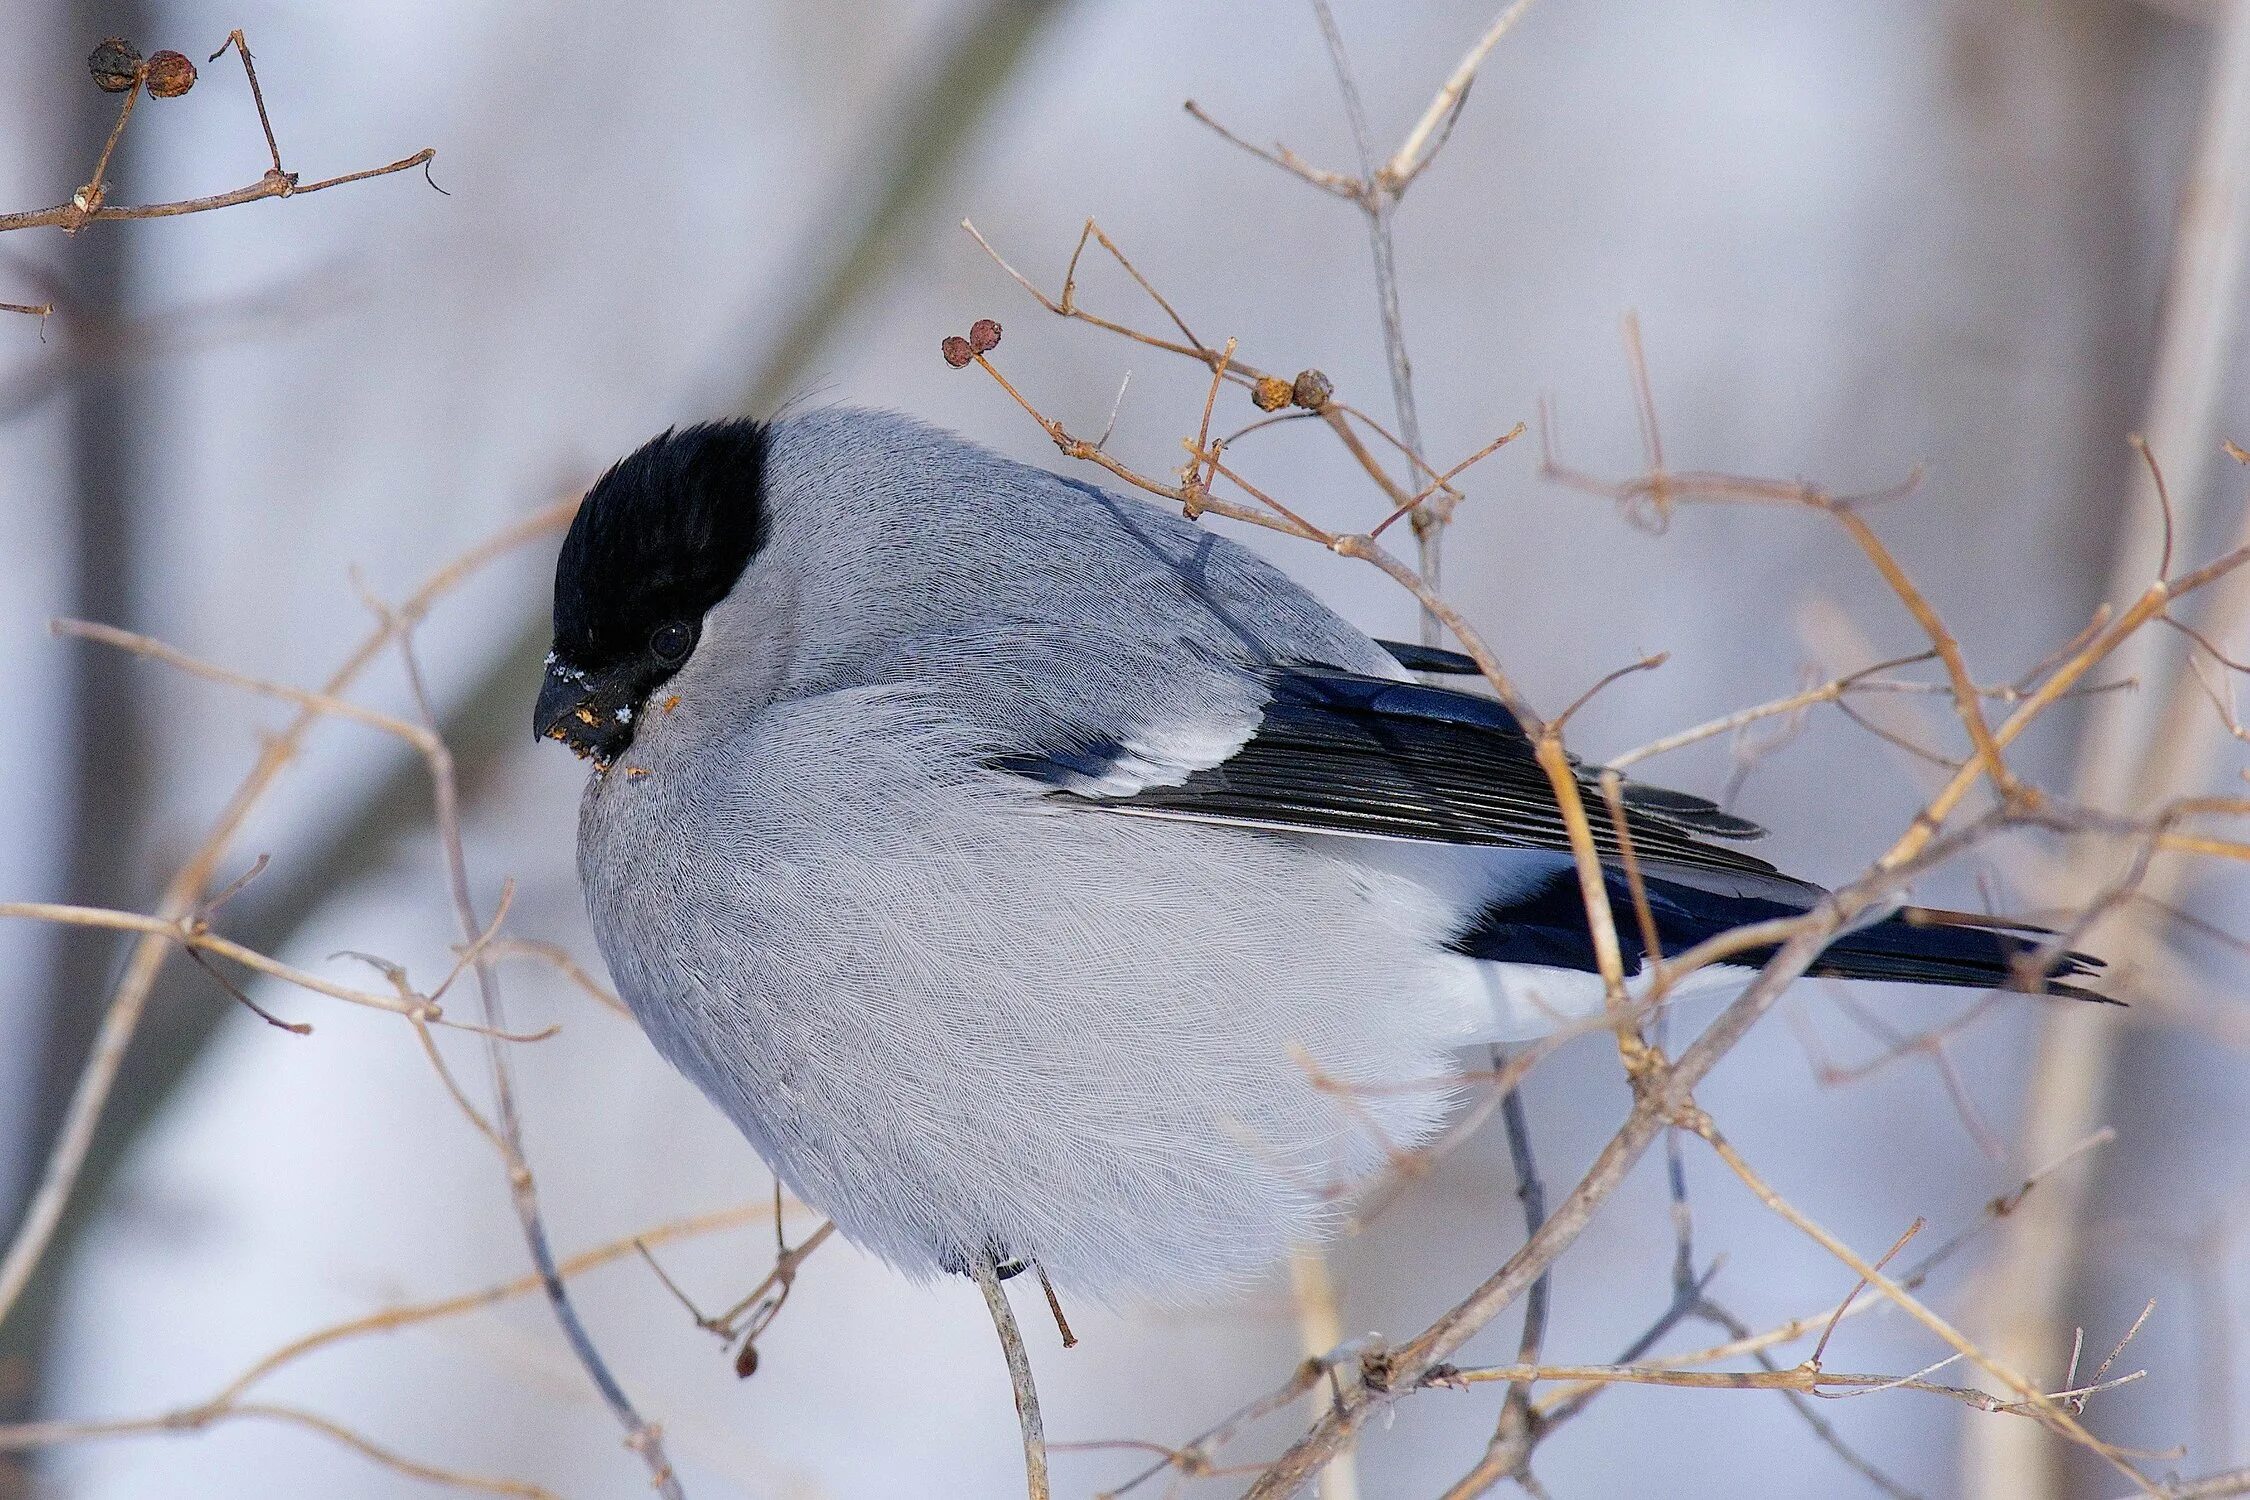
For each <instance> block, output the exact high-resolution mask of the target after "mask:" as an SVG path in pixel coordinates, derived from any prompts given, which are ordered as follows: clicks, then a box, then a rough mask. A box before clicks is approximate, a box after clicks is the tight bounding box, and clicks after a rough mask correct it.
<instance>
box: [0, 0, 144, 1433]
mask: <svg viewBox="0 0 2250 1500" xmlns="http://www.w3.org/2000/svg"><path fill="white" fill-rule="evenodd" d="M68 10H69V20H68V23H67V25H65V26H60V27H57V28H56V29H55V40H56V42H57V44H58V45H62V44H74V45H76V46H78V47H83V48H85V49H88V50H90V49H91V48H92V47H93V45H94V43H95V42H97V41H99V40H100V39H101V38H102V37H104V36H106V35H122V36H124V37H126V38H128V39H129V40H132V41H134V42H136V43H137V44H139V45H140V46H142V48H143V49H144V50H146V49H147V48H148V46H149V41H148V37H147V34H146V33H147V23H148V12H147V9H146V8H145V7H144V6H141V5H139V4H135V3H132V0H122V3H121V0H73V3H72V4H71V5H70V6H69V8H68ZM64 55H66V56H67V55H68V54H67V53H66V54H64ZM57 74H58V80H59V81H58V83H57V85H56V103H57V105H58V106H65V107H67V109H68V113H69V115H70V117H71V128H69V129H68V130H64V131H60V132H57V136H56V139H57V142H58V149H59V151H60V152H61V155H62V160H61V161H60V162H59V163H58V164H57V169H56V173H55V180H56V181H58V182H63V183H67V184H76V183H79V182H81V181H83V180H84V179H85V177H86V174H87V172H88V171H89V169H90V168H91V167H92V165H93V160H94V155H95V153H96V152H97V151H98V150H99V148H100V144H101V142H102V140H103V139H104V137H105V136H106V135H107V134H108V132H109V130H110V127H111V126H112V125H113V124H115V122H116V118H117V110H118V104H119V99H118V96H117V95H114V94H105V93H102V92H101V91H100V90H98V89H96V88H95V87H94V86H93V84H92V83H91V81H90V80H88V79H87V78H85V77H84V76H83V75H82V74H81V73H80V72H79V70H78V69H77V68H76V67H75V65H73V66H70V67H68V68H58V69H57ZM131 155H132V142H131V141H130V139H128V140H127V141H126V142H124V143H123V144H122V145H121V147H120V149H119V158H120V160H121V161H129V160H130V158H131ZM118 175H119V174H118V171H117V168H116V167H115V166H113V167H112V170H111V176H112V178H113V179H114V178H115V177H117V176H118ZM57 260H58V262H59V263H60V266H61V275H62V279H63V280H64V282H65V283H66V284H67V286H68V288H69V291H68V299H69V300H68V302H67V304H66V305H65V306H63V307H62V308H61V309H60V316H58V317H56V318H55V319H54V320H53V324H52V328H53V335H52V336H57V337H59V339H60V340H61V342H62V345H63V347H62V349H61V350H60V351H59V352H58V357H59V358H60V359H61V360H63V361H65V362H67V366H68V368H69V370H70V372H71V374H70V384H69V387H68V391H67V394H66V398H65V408H66V415H65V416H64V419H63V420H64V422H65V424H66V426H67V432H68V437H67V447H66V452H67V453H68V462H69V466H70V467H69V471H68V475H67V479H68V484H69V489H68V492H67V494H66V495H65V496H63V497H61V501H60V509H61V515H60V517H59V519H60V520H61V522H62V524H63V525H64V526H65V527H66V528H67V534H68V538H69V543H68V545H69V548H70V574H69V579H68V585H67V587H68V595H67V598H68V601H69V602H68V609H69V611H70V612H71V613H72V614H74V615H78V616H80V617H82V618H85V619H91V620H107V621H112V622H115V623H118V624H122V625H129V626H130V625H135V624H138V623H140V621H139V619H138V616H139V613H140V611H139V610H138V608H137V607H136V586H137V584H138V582H139V577H140V574H141V572H142V567H141V563H142V548H141V546H140V541H141V538H142V537H143V535H144V534H145V527H144V524H143V522H144V517H143V515H142V507H141V504H140V503H139V499H138V495H137V478H138V474H139V470H140V458H141V456H142V455H141V453H140V451H139V447H140V443H141V442H142V440H143V436H144V434H145V432H146V429H147V425H148V424H147V421H146V418H145V413H144V412H143V411H142V410H141V407H142V405H143V403H144V401H145V385H146V381H145V377H144V376H143V375H142V373H141V372H140V370H139V369H138V368H136V365H135V363H134V361H133V360H132V359H131V358H130V357H129V354H130V351H120V350H110V349H107V348H105V347H103V345H104V343H105V341H106V339H107V337H108V330H109V329H111V328H113V327H115V326H116V325H118V324H119V323H121V322H122V320H123V319H124V318H125V317H126V316H127V314H128V312H129V309H130V307H131V303H132V290H133V289H132V250H131V245H130V242H129V240H128V237H127V235H126V234H125V233H123V232H121V230H120V229H119V228H118V227H116V226H108V225H102V226H95V227H94V228H93V229H92V230H91V231H89V232H87V233H85V234H82V235H80V236H79V237H78V238H77V239H75V240H73V241H71V242H70V243H69V244H68V245H67V246H66V247H65V248H64V249H63V251H62V252H61V253H60V254H59V255H58V256H57ZM57 649H59V650H61V651H62V653H63V673H64V677H63V681H64V687H63V689H62V696H61V704H60V710H61V711H60V713H59V715H58V716H57V719H56V721H55V743H54V745H53V747H52V751H51V753H53V754H56V755H59V756H60V757H62V764H63V765H64V767H66V769H65V771H64V773H63V776H62V785H63V786H64V788H65V794H66V796H67V798H68V806H67V808H66V810H65V813H64V818H63V823H62V838H63V845H62V850H61V857H62V870H61V875H60V886H59V890H60V899H62V900H65V901H75V902H84V903H89V904H93V905H101V906H124V907H131V906H134V905H136V904H138V903H139V902H141V901H143V900H145V899H146V898H147V896H148V894H149V892H148V884H149V882H148V819H149V811H150V806H151V788H152V785H153V772H154V766H153V764H152V762H151V726H150V724H149V722H148V703H147V695H146V693H145V691H144V685H145V683H146V681H147V674H146V672H145V670H143V669H142V664H141V663H139V662H136V661H134V660H133V659H132V658H130V657H128V656H126V655H124V654H123V653H121V652H116V651H94V650H87V649H85V648H83V647H80V646H74V645H63V646H59V647H58V648H57ZM123 948H124V945H123V944H122V943H121V942H120V941H118V940H117V938H116V936H115V935H114V934H105V933H99V932H95V931H92V930H90V929H82V928H57V929H55V932H54V937H53V940H52V946H51V948H50V949H49V952H50V954H51V958H50V961H49V964H48V968H47V973H46V976H45V982H44V985H43V986H42V988H43V999H42V1001H41V1004H40V1016H41V1031H40V1034H39V1035H37V1036H36V1037H34V1038H32V1039H31V1040H30V1045H32V1046H34V1047H36V1048H37V1050H38V1060H37V1063H36V1065H35V1068H34V1071H33V1073H32V1085H31V1086H32V1097H31V1100H30V1106H29V1109H28V1110H27V1112H26V1115H25V1118H24V1122H23V1133H22V1136H21V1138H20V1140H19V1143H18V1146H19V1157H18V1161H19V1170H18V1174H17V1176H18V1181H17V1185H16V1188H15V1190H14V1191H13V1193H12V1194H11V1198H12V1202H11V1203H10V1212H9V1215H8V1223H9V1225H10V1226H11V1228H12V1227H13V1225H14V1224H15V1222H16V1221H17V1219H18V1218H19V1217H20V1215H21V1213H22V1210H23V1207H24V1201H25V1197H26V1195H27V1194H28V1191H29V1189H30V1188H31V1186H32V1185H33V1184H34V1183H35V1182H36V1181H37V1177H38V1163H39V1161H40V1160H41V1159H42V1158H43V1157H44V1156H45V1155H46V1152H47V1150H48V1148H49V1147H50V1146H51V1145H52V1144H53V1142H54V1139H55V1134H56V1131H57V1128H58V1127H59V1125H60V1123H61V1120H62V1116H63V1111H64V1109H65V1108H66V1107H67V1105H68V1103H69V1100H70V1095H71V1090H72V1089H73V1087H74V1086H75V1085H76V1083H77V1081H78V1074H79V1070H80V1069H81V1068H82V1067H83V1066H84V1063H85V1060H86V1056H87V1053H88V1051H89V1049H90V1047H91V1045H92V1041H93V1036H94V1032H95V1029H96V1028H97V1027H98V1026H99V1025H100V1023H101V1016H102V1008H103V1001H104V999H105V998H106V995H107V992H108V988H109V985H110V983H111V981H112V979H113V978H114V977H115V974H116V970H117V965H118V961H119V957H120V955H121V953H122V952H123ZM46 1295H48V1291H47V1289H46V1288H45V1287H43V1286H35V1287H34V1288H33V1289H32V1291H31V1292H30V1294H29V1296H28V1297H27V1299H26V1300H27V1301H31V1300H35V1299H41V1298H44V1297H45V1296H46ZM45 1321H46V1320H45V1318H44V1317H43V1316H42V1315H41V1313H40V1311H39V1309H37V1308H35V1307H25V1308H24V1309H22V1310H21V1311H20V1313H19V1315H18V1316H17V1317H15V1318H14V1319H12V1320H11V1322H10V1324H9V1336H8V1337H7V1339H6V1341H5V1342H4V1343H0V1357H4V1358H5V1359H6V1361H7V1368H8V1369H9V1371H10V1378H9V1379H8V1380H7V1381H6V1382H5V1383H4V1384H0V1401H4V1402H5V1411H6V1415H7V1417H8V1419H10V1420H15V1419H18V1418H20V1417H21V1416H23V1415H26V1414H27V1413H28V1411H29V1409H30V1407H31V1406H32V1405H34V1404H35V1399H36V1377H35V1374H34V1373H33V1372H35V1371H36V1370H37V1368H38V1364H39V1361H38V1354H39V1352H40V1348H41V1346H42V1344H43V1343H44V1340H43V1338H41V1337H40V1336H39V1335H38V1334H36V1333H33V1334H31V1336H30V1337H29V1338H28V1339H27V1338H24V1337H22V1336H21V1335H22V1334H24V1333H25V1332H26V1331H27V1330H32V1329H43V1328H44V1326H45Z"/></svg>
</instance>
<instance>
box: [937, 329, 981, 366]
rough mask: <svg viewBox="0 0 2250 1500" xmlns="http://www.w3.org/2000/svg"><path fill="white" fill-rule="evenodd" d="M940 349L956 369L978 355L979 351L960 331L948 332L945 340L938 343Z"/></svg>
mask: <svg viewBox="0 0 2250 1500" xmlns="http://www.w3.org/2000/svg"><path fill="white" fill-rule="evenodd" d="M938 351H939V352H940V353H942V354H943V355H944V356H945V362H946V363H947V364H949V365H951V366H953V368H954V369H956V370H958V369H960V368H961V367H962V366H963V365H965V364H967V363H968V362H969V361H970V360H972V359H975V358H976V357H977V351H976V350H975V349H973V348H971V347H970V345H969V341H968V340H967V339H965V338H963V337H961V335H959V334H958V333H949V334H947V335H946V336H945V342H944V343H942V344H940V345H938Z"/></svg>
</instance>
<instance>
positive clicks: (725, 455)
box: [531, 421, 766, 765]
mask: <svg viewBox="0 0 2250 1500" xmlns="http://www.w3.org/2000/svg"><path fill="white" fill-rule="evenodd" d="M765 458H766V428H765V427H764V426H763V425H762V424H760V423H757V422H750V421H736V422H714V423H707V424H704V425H702V426H697V427H689V428H685V429H682V430H675V431H670V432H666V433H665V434H663V435H662V436H661V437H658V438H654V439H652V440H651V441H649V442H648V443H646V444H644V445H643V446H642V447H641V448H640V449H639V450H638V451H637V452H635V453H633V454H632V455H631V456H629V457H627V458H624V459H622V460H620V461H619V462H618V463H617V465H616V466H615V467H613V468H612V469H611V470H610V471H609V472H608V473H607V474H604V475H603V476H602V477H601V478H600V479H599V480H598V481H596V482H595V484H594V487H593V488H592V489H591V490H589V491H587V493H586V499H585V501H584V503H583V504H581V505H580V506H579V507H578V514H577V516H576V518H574V519H573V520H572V522H571V524H570V534H569V535H568V536H566V537H565V538H564V539H563V545H562V555H561V557H560V558H559V559H558V560H557V561H556V564H555V635H554V645H553V648H552V649H551V650H550V651H549V652H548V653H547V674H546V680H545V681H544V683H542V685H541V686H540V689H539V703H538V707H537V708H536V709H535V710H534V711H533V713H532V720H531V724H532V731H533V733H534V734H536V735H537V736H538V737H539V738H541V739H554V740H560V741H562V742H563V743H564V744H566V745H568V746H569V747H570V748H571V749H572V750H573V751H575V752H576V753H577V754H578V755H579V756H580V757H581V758H583V759H588V760H592V761H594V762H596V763H597V764H600V765H607V764H608V763H609V762H611V761H613V760H615V759H616V758H617V757H618V756H619V755H622V754H623V753H624V752H625V750H626V748H627V747H628V746H630V745H631V744H632V742H633V734H634V730H635V728H636V727H637V725H638V724H639V722H640V720H641V717H642V715H643V713H644V711H645V709H646V706H647V703H648V699H649V695H650V694H651V693H652V692H654V691H655V690H656V689H657V688H658V687H660V686H661V685H663V683H664V682H665V681H666V680H668V679H669V678H670V677H671V676H672V674H674V673H675V672H677V671H679V670H680V668H681V667H683V666H685V665H686V664H687V661H688V658H689V657H691V656H693V655H694V654H695V648H696V645H697V643H698V642H699V641H700V640H701V638H702V634H703V619H704V616H705V615H706V614H707V613H708V612H709V611H710V609H711V607H712V606H713V605H715V604H717V603H718V602H719V601H720V600H722V599H724V598H725V597H726V596H727V594H728V592H729V591H730V590H732V589H733V587H734V585H735V581H736V580H737V579H739V578H740V577H741V576H742V570H743V569H744V568H745V567H747V566H748V565H749V562H750V559H751V558H753V557H755V556H756V555H757V553H758V549H759V547H760V546H762V545H763V544H764V541H765V535H766V507H765V498H764V475H765Z"/></svg>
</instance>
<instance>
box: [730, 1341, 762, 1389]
mask: <svg viewBox="0 0 2250 1500" xmlns="http://www.w3.org/2000/svg"><path fill="white" fill-rule="evenodd" d="M757 1373H758V1341H757V1340H756V1339H752V1340H750V1341H749V1342H748V1343H746V1344H744V1345H743V1346H742V1352H741V1353H739V1354H737V1355H736V1356H735V1357H734V1375H735V1378H736V1379H737V1380H748V1379H749V1378H750V1377H751V1376H753V1375H755V1374H757Z"/></svg>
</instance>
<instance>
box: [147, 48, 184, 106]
mask: <svg viewBox="0 0 2250 1500" xmlns="http://www.w3.org/2000/svg"><path fill="white" fill-rule="evenodd" d="M194 87H195V64H194V63H192V62H189V61H188V60H187V58H186V57H184V56H182V55H181V54H180V53H177V52H159V53H157V54H156V55H155V56H154V57H152V58H150V59H149V60H148V92H149V97H150V98H152V99H177V98H179V97H180V95H182V94H184V93H186V92H187V91H188V90H189V89H192V88H194Z"/></svg>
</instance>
